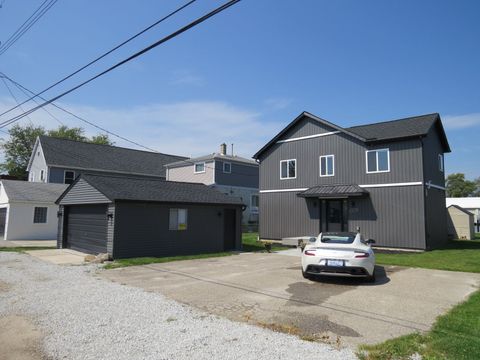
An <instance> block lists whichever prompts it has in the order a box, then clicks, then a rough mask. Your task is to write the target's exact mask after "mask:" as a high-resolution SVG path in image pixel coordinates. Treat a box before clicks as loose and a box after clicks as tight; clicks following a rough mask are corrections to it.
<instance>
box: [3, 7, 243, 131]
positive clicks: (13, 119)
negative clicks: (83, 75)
mask: <svg viewBox="0 0 480 360" xmlns="http://www.w3.org/2000/svg"><path fill="white" fill-rule="evenodd" d="M239 1H240V0H230V1H228V2H226V3H225V4H223V5H221V6H219V7H217V8H216V9H214V10H212V11H210V12H209V13H207V14H205V15H203V16H202V17H200V18H198V19H196V20H194V21H192V22H191V23H189V24H188V25H185V26H184V27H182V28H180V29H179V30H177V31H174V32H173V33H171V34H170V35H167V36H165V37H163V38H162V39H160V40H158V41H156V42H154V43H153V44H151V45H149V46H147V47H146V48H144V49H142V50H140V51H138V52H136V53H135V54H133V55H131V56H129V57H128V58H126V59H124V60H122V61H120V62H118V63H117V64H115V65H113V66H111V67H109V68H108V69H106V70H104V71H102V72H100V73H99V74H97V75H95V76H93V77H91V78H89V79H88V80H86V81H84V82H82V83H80V84H79V85H76V86H74V87H73V88H71V89H69V90H67V91H65V92H63V93H61V94H60V95H57V96H55V97H53V98H52V99H50V100H48V101H45V102H44V103H42V104H41V105H39V106H36V107H34V108H32V109H30V110H28V111H27V112H25V113H23V114H20V115H17V116H15V117H13V118H11V119H9V120H7V121H4V122H2V123H0V128H3V127H5V126H7V125H9V124H11V123H13V122H15V121H18V120H20V119H22V118H23V117H25V116H27V115H29V114H31V113H33V112H35V111H37V110H38V109H40V108H41V107H43V106H46V105H48V104H50V103H52V102H54V101H56V100H58V99H60V98H62V97H64V96H65V95H68V94H70V93H71V92H73V91H75V90H78V89H79V88H81V87H82V86H85V85H86V84H88V83H90V82H92V81H93V80H96V79H98V78H99V77H101V76H103V75H105V74H107V73H109V72H110V71H112V70H115V69H116V68H118V67H120V66H122V65H124V64H126V63H128V62H130V61H131V60H133V59H136V58H137V57H139V56H141V55H143V54H145V53H147V52H149V51H150V50H152V49H154V48H156V47H158V46H160V45H161V44H163V43H165V42H167V41H169V40H171V39H173V38H175V37H177V36H179V35H181V34H183V33H184V32H186V31H187V30H189V29H191V28H193V27H195V26H197V25H199V24H201V23H202V22H204V21H206V20H208V19H209V18H211V17H212V16H215V15H217V14H218V13H220V12H222V11H224V10H226V9H227V8H229V7H230V6H232V5H234V4H236V3H238V2H239Z"/></svg>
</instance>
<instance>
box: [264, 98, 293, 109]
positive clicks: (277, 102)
mask: <svg viewBox="0 0 480 360" xmlns="http://www.w3.org/2000/svg"><path fill="white" fill-rule="evenodd" d="M292 102H293V100H292V99H290V98H269V99H267V100H265V105H267V106H268V107H269V108H271V109H272V110H283V109H285V108H286V107H288V106H289V105H290V104H291V103H292Z"/></svg>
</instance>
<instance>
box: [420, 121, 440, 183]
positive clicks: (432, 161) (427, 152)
mask: <svg viewBox="0 0 480 360" xmlns="http://www.w3.org/2000/svg"><path fill="white" fill-rule="evenodd" d="M438 136H439V135H438V131H437V129H436V127H432V129H430V131H429V133H428V135H427V136H426V137H425V138H424V139H423V149H424V153H423V158H424V164H425V183H427V182H429V181H431V182H432V184H435V185H438V186H442V187H445V171H440V169H439V162H438V155H443V148H442V144H441V142H440V138H439V137H438Z"/></svg>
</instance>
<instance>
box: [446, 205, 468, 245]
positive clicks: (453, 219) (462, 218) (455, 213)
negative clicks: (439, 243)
mask: <svg viewBox="0 0 480 360" xmlns="http://www.w3.org/2000/svg"><path fill="white" fill-rule="evenodd" d="M447 210H448V217H447V221H448V235H449V236H450V237H452V238H454V239H462V240H472V239H473V238H474V232H473V214H472V213H471V212H469V211H467V210H465V209H464V208H461V207H460V206H458V205H450V206H449V207H448V208H447Z"/></svg>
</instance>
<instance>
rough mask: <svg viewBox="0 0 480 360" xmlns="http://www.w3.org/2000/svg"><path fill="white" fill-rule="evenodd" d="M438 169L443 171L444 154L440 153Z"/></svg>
mask: <svg viewBox="0 0 480 360" xmlns="http://www.w3.org/2000/svg"><path fill="white" fill-rule="evenodd" d="M438 170H440V171H441V172H443V155H442V154H438Z"/></svg>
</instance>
